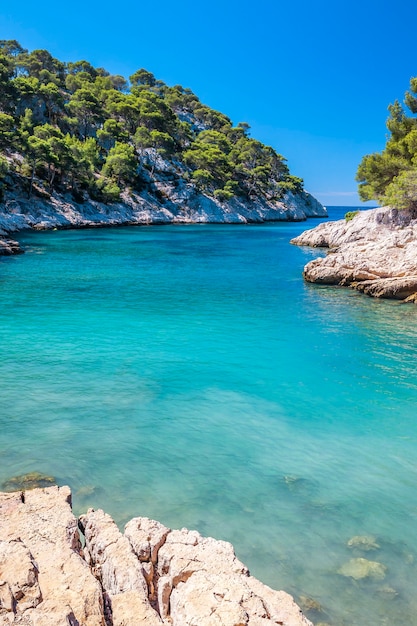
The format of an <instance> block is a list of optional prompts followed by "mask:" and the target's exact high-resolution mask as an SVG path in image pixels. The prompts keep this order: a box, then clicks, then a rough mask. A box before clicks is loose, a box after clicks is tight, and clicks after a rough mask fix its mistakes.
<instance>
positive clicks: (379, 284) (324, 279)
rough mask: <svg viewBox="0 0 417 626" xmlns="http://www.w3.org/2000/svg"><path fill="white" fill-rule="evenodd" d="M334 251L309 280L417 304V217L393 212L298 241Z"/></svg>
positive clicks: (320, 229) (362, 215)
mask: <svg viewBox="0 0 417 626" xmlns="http://www.w3.org/2000/svg"><path fill="white" fill-rule="evenodd" d="M291 243H293V244H295V245H299V246H313V247H325V248H329V253H328V254H327V256H326V257H324V258H318V259H314V260H313V261H310V263H308V264H307V265H306V266H305V268H304V277H305V279H306V280H307V281H309V282H313V283H321V284H328V285H350V286H352V287H354V288H356V289H358V290H359V291H362V292H364V293H366V294H368V295H371V296H374V297H379V298H395V299H398V300H405V299H407V300H409V301H415V302H416V301H417V216H415V215H414V214H413V213H412V212H410V211H397V210H396V209H391V208H390V207H382V208H378V209H373V210H368V211H361V212H359V213H358V214H357V215H355V217H354V218H353V219H352V220H350V221H348V222H346V221H345V220H339V221H337V222H325V223H323V224H319V226H317V227H316V228H314V229H312V230H309V231H305V232H304V233H302V234H301V235H300V236H299V237H296V238H295V239H293V240H292V242H291Z"/></svg>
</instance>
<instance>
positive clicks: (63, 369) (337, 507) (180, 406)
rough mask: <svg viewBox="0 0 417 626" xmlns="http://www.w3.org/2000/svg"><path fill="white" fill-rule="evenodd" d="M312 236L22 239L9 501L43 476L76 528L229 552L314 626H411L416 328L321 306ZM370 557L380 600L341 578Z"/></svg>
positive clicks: (5, 362)
mask: <svg viewBox="0 0 417 626" xmlns="http://www.w3.org/2000/svg"><path fill="white" fill-rule="evenodd" d="M340 213H341V211H340V210H336V209H335V210H334V211H333V216H338V214H340ZM342 213H343V211H342ZM331 214H332V212H331ZM316 223H317V221H309V222H308V223H307V224H305V223H301V224H300V223H298V224H294V223H289V224H286V223H278V224H269V225H252V226H243V225H242V226H240V225H239V226H228V225H224V226H223V225H195V226H194V225H189V226H157V227H130V228H114V229H99V230H78V231H60V232H42V233H26V234H22V235H21V236H20V241H21V242H22V244H23V245H24V246H25V247H26V249H27V253H26V254H25V255H23V256H19V257H13V258H3V259H2V260H1V261H0V302H1V310H0V333H1V339H2V340H1V358H0V377H1V378H0V379H1V386H0V407H1V415H0V423H1V428H0V460H1V463H0V483H1V482H2V481H4V480H6V479H7V478H8V477H10V476H12V475H16V474H23V473H26V472H30V471H40V472H43V473H46V474H52V475H53V476H55V477H56V479H57V481H58V483H59V484H69V485H71V487H72V489H73V493H74V498H73V500H74V509H75V512H81V511H84V510H85V509H86V507H88V506H94V507H102V508H104V509H105V510H107V511H108V512H109V513H111V514H112V515H113V516H114V517H115V519H116V520H117V521H118V523H120V524H121V525H122V524H123V523H124V522H126V521H127V520H128V519H129V518H130V517H133V516H134V515H145V516H148V517H153V518H156V519H159V520H160V521H162V522H164V523H165V524H167V525H169V526H171V527H177V528H178V527H183V526H186V527H189V528H197V529H198V530H199V531H200V532H201V533H203V534H205V535H211V536H214V537H217V538H223V539H227V540H230V541H231V542H232V543H233V544H234V546H235V549H236V552H237V554H238V556H239V557H240V558H241V559H242V560H243V561H244V562H245V563H246V564H247V565H248V566H249V567H250V569H251V572H252V573H253V574H254V575H255V576H257V577H258V578H260V579H261V580H263V581H264V582H266V583H267V584H269V585H271V586H273V587H275V588H284V589H286V590H287V591H289V592H290V593H292V594H293V595H294V596H295V597H296V599H299V598H300V596H307V597H311V598H313V599H315V600H316V601H317V602H319V603H320V604H321V607H322V608H321V610H320V611H319V610H316V609H315V610H310V611H307V615H308V616H309V617H310V618H311V619H312V620H314V621H316V622H325V623H327V624H331V625H334V626H369V625H377V626H379V625H386V624H387V625H388V624H390V625H392V624H407V625H416V626H417V596H416V594H415V586H416V585H415V580H416V569H417V562H416V557H417V533H416V517H417V490H416V485H417V460H416V459H417V420H416V401H417V365H416V353H417V307H415V306H412V305H402V304H398V303H396V302H388V301H376V300H372V299H369V298H367V297H365V296H362V295H360V294H358V293H356V292H354V291H351V290H348V289H338V288H332V287H317V286H314V285H308V284H305V283H304V282H303V280H302V278H301V270H302V267H303V265H304V264H305V263H306V262H307V261H308V260H309V259H311V258H313V257H314V256H316V255H317V254H319V253H318V251H314V250H306V249H300V248H297V247H294V246H291V245H289V243H288V242H289V239H290V238H291V237H293V236H295V235H296V234H298V233H299V232H301V231H302V230H304V229H305V228H306V227H313V226H315V225H316ZM369 534H371V535H374V536H375V538H376V540H377V543H378V544H379V546H380V547H379V548H378V549H375V550H373V551H370V552H363V551H361V550H352V549H351V548H348V547H347V545H346V543H347V541H348V540H349V539H350V538H351V537H352V536H354V535H369ZM355 557H364V558H367V559H370V560H372V561H378V562H380V563H383V564H384V565H385V566H386V567H387V570H386V577H385V579H384V580H372V579H365V580H357V581H355V580H353V579H352V578H347V577H344V576H342V575H340V574H338V573H337V572H338V570H339V568H340V567H341V566H342V565H343V564H344V563H346V562H347V561H348V560H349V559H351V558H355Z"/></svg>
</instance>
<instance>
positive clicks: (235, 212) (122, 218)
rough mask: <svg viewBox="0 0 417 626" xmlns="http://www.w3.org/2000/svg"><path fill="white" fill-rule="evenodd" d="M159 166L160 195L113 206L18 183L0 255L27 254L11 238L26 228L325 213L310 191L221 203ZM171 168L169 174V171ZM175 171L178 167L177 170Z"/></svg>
mask: <svg viewBox="0 0 417 626" xmlns="http://www.w3.org/2000/svg"><path fill="white" fill-rule="evenodd" d="M152 164H153V166H154V167H155V180H154V182H153V185H154V187H155V189H154V192H155V193H149V192H147V191H143V192H141V193H135V192H128V191H124V192H123V193H122V194H121V197H120V200H119V201H118V202H114V203H112V204H104V203H103V202H97V201H94V200H92V199H91V198H86V199H85V200H84V201H83V202H76V201H75V200H74V198H73V197H72V196H71V195H70V194H66V195H62V194H58V193H57V192H55V191H54V192H53V193H51V194H49V193H46V192H45V190H44V191H43V193H42V194H40V195H39V193H38V194H34V195H33V196H32V197H31V198H30V199H28V198H27V193H24V192H23V191H22V190H21V189H19V185H18V184H17V183H16V184H14V185H10V187H11V189H9V190H7V191H5V194H4V201H3V202H2V203H0V254H13V253H16V252H22V250H21V248H20V247H19V245H18V244H17V242H15V241H13V240H11V239H10V238H9V234H10V233H13V232H17V231H19V230H24V229H35V230H45V229H52V228H85V227H97V226H114V225H120V224H126V225H133V224H170V223H225V224H239V223H240V224H245V223H248V222H268V221H282V220H284V221H287V220H290V221H294V220H295V221H299V220H305V219H306V218H307V217H323V216H326V215H327V211H326V209H325V208H324V207H323V206H322V205H321V204H320V202H318V200H316V198H314V197H313V196H311V195H310V194H309V193H308V192H306V191H301V192H299V193H292V192H290V191H289V192H287V193H286V194H285V196H284V197H283V198H282V199H281V200H276V199H275V200H273V199H270V200H268V199H266V198H265V197H263V196H259V197H258V198H255V199H251V200H245V199H244V198H241V197H238V196H236V197H233V198H231V199H230V200H228V201H225V202H221V201H220V200H218V199H217V198H215V197H214V196H209V195H205V194H203V193H201V192H199V191H198V190H197V189H196V187H195V186H194V185H192V184H190V183H187V182H186V181H185V180H182V179H180V180H177V176H175V177H174V180H173V175H174V174H175V171H171V170H172V164H170V163H169V162H167V161H164V160H163V159H161V158H160V157H157V158H156V161H153V162H152ZM167 168H168V169H167ZM174 169H175V168H174Z"/></svg>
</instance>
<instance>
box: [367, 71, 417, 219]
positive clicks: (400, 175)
mask: <svg viewBox="0 0 417 626" xmlns="http://www.w3.org/2000/svg"><path fill="white" fill-rule="evenodd" d="M388 110H389V113H390V115H389V118H388V120H387V128H388V131H389V133H390V134H389V136H388V139H387V142H386V146H385V149H384V150H383V151H382V152H375V153H373V154H368V155H366V156H365V157H364V158H363V159H362V162H361V163H360V165H359V168H358V172H357V176H356V180H357V181H358V182H359V195H360V197H361V199H362V200H364V201H366V200H377V201H378V202H380V203H381V204H388V205H390V206H393V207H395V208H397V209H417V116H416V114H417V77H416V78H412V79H411V81H410V90H409V91H407V92H406V94H405V98H404V106H402V105H401V104H400V103H399V102H398V100H396V101H395V102H394V104H391V105H390V106H389V107H388Z"/></svg>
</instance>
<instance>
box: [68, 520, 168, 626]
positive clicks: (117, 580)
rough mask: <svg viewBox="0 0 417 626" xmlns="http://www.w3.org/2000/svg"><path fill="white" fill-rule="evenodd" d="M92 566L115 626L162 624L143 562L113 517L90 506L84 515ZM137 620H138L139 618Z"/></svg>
mask: <svg viewBox="0 0 417 626" xmlns="http://www.w3.org/2000/svg"><path fill="white" fill-rule="evenodd" d="M79 521H80V526H81V528H82V531H83V533H84V536H85V549H86V551H87V552H88V555H89V556H88V560H89V563H90V566H91V567H92V569H93V571H94V572H95V574H96V576H97V577H98V578H99V580H100V582H101V585H102V587H103V591H104V594H105V595H106V598H107V600H108V602H109V604H110V606H111V610H112V624H113V626H125V625H127V624H132V625H133V624H135V623H141V620H143V623H144V624H146V625H147V626H157V625H158V624H161V623H162V622H161V619H160V617H159V615H158V614H157V613H156V611H155V610H154V609H153V608H152V607H151V605H150V603H149V601H148V586H147V583H146V580H145V576H144V574H143V571H142V567H141V563H140V561H139V560H138V559H137V557H136V556H135V554H134V553H133V551H132V548H131V545H130V543H129V540H128V538H127V537H125V536H124V535H122V533H121V532H120V530H119V529H118V528H117V526H116V524H115V523H114V521H113V520H112V518H111V517H110V516H109V515H107V514H106V513H104V512H103V511H101V510H99V511H93V510H92V509H90V510H89V511H88V513H87V514H86V515H82V516H81V517H80V520H79ZM135 620H136V622H135Z"/></svg>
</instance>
